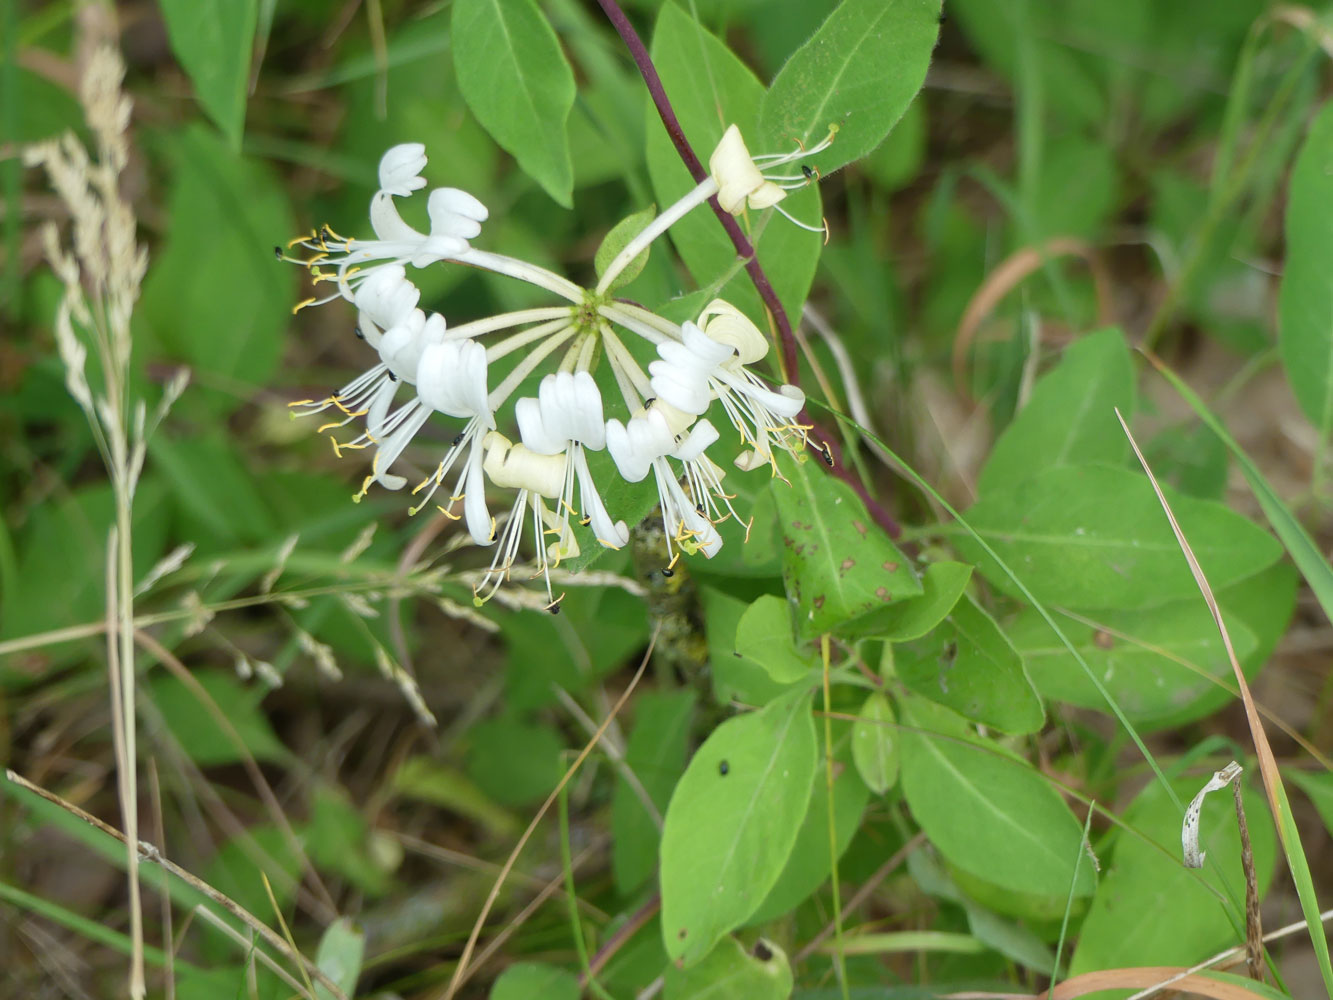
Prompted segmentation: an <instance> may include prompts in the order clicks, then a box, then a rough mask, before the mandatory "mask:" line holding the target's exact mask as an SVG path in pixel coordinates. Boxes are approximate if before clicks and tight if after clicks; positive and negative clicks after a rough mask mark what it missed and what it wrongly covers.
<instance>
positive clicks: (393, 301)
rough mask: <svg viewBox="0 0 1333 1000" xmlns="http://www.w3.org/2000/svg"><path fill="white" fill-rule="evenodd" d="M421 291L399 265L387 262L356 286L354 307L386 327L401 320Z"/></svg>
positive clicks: (378, 324)
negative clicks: (408, 278)
mask: <svg viewBox="0 0 1333 1000" xmlns="http://www.w3.org/2000/svg"><path fill="white" fill-rule="evenodd" d="M420 297H421V293H420V292H419V291H417V288H416V286H415V285H413V284H412V282H410V281H408V280H407V272H406V271H405V270H404V269H403V267H402V265H400V264H386V265H384V266H382V267H378V268H375V270H374V271H373V272H372V273H371V274H370V276H369V277H367V278H366V279H365V280H364V281H363V282H361V284H359V285H358V286H357V288H356V294H355V298H354V301H355V302H356V307H357V309H359V310H360V311H361V313H362V316H363V317H367V318H369V319H370V321H371V322H372V323H373V324H374V325H375V326H376V327H377V328H379V329H381V330H387V329H388V328H389V327H391V326H395V325H397V324H398V323H401V322H402V321H403V320H404V319H406V318H407V316H408V314H409V313H411V312H412V310H413V309H415V308H416V306H417V300H418V299H419V298H420Z"/></svg>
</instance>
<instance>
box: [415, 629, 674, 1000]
mask: <svg viewBox="0 0 1333 1000" xmlns="http://www.w3.org/2000/svg"><path fill="white" fill-rule="evenodd" d="M659 632H661V626H660V625H659V626H658V627H657V628H656V629H654V630H653V634H652V637H651V638H650V639H649V640H648V649H647V650H646V651H645V652H644V654H643V660H642V661H641V662H640V663H639V668H638V669H637V670H636V671H634V676H633V677H632V678H631V679H630V682H629V685H628V686H627V687H626V688H625V692H624V694H622V695H621V696H620V697H619V698H618V699H617V700H616V703H615V705H613V706H612V707H611V711H610V712H608V713H607V716H606V718H605V719H603V720H602V724H601V725H600V726H599V727H598V728H597V732H595V733H593V734H592V738H591V739H590V740H588V742H587V743H586V744H584V747H583V749H582V750H581V751H579V755H578V756H577V757H575V758H574V763H572V764H570V765H569V769H568V770H567V771H566V772H565V774H564V777H562V778H561V779H560V783H559V784H558V785H556V786H555V789H554V790H553V791H552V792H551V794H550V795H548V796H547V797H546V801H545V802H543V803H542V805H541V808H540V809H538V810H537V815H535V816H533V817H532V822H531V823H529V824H528V828H527V829H526V830H524V831H523V835H522V836H521V837H519V838H518V843H517V844H515V845H514V849H513V850H512V851H510V852H509V857H508V859H507V860H506V861H505V864H504V867H503V868H502V869H501V870H500V874H499V875H498V876H497V877H496V879H495V884H494V885H493V886H491V891H490V894H489V895H488V896H487V897H486V902H485V903H484V904H483V905H482V908H481V912H480V913H478V914H477V919H476V922H475V923H473V925H472V933H471V934H469V935H468V938H467V944H465V945H464V946H463V954H461V955H460V956H459V957H458V965H457V966H456V967H455V968H454V974H453V976H452V977H451V978H450V980H449V985H448V986H446V987H445V989H444V992H443V993H442V994H440V996H441V997H442V998H443V1000H453V997H454V995H455V994H456V993H457V992H458V990H459V988H460V987H462V985H463V983H465V982H466V981H467V979H468V977H469V976H470V975H471V974H472V971H473V970H472V969H470V968H469V967H468V964H469V962H470V961H471V960H472V952H473V951H474V950H475V949H476V947H477V940H478V938H480V937H481V929H482V928H483V927H484V926H485V925H486V918H487V917H488V916H490V914H491V907H493V906H494V905H495V900H496V899H497V898H498V897H499V895H500V889H501V887H502V886H503V885H504V883H505V879H507V878H508V877H509V873H510V871H512V870H513V867H514V865H515V863H516V862H517V861H518V856H519V855H520V854H521V853H522V852H523V848H524V847H526V846H527V843H528V841H529V840H530V839H531V838H532V835H533V833H534V832H536V829H537V826H538V824H539V823H541V821H542V817H544V816H545V815H546V813H547V812H548V811H549V810H550V808H551V806H552V805H554V804H555V800H556V799H557V798H558V797H559V795H560V793H561V791H563V790H564V787H565V786H566V785H567V784H569V781H570V779H571V778H573V777H574V775H575V774H577V773H578V770H579V768H580V767H582V766H583V762H584V761H585V760H587V759H588V755H589V754H590V753H592V751H593V748H594V747H596V746H597V744H598V743H600V742H601V739H602V734H603V733H604V732H606V730H607V727H609V726H610V725H611V723H612V722H613V721H614V720H615V718H616V716H617V715H619V714H620V710H621V709H622V708H624V707H625V703H626V702H627V701H629V697H630V695H631V694H633V693H634V689H635V688H636V687H638V685H639V680H640V679H641V678H642V677H643V673H644V671H645V670H647V669H648V661H649V660H651V659H652V656H653V649H654V648H655V647H656V646H657V637H658V633H659Z"/></svg>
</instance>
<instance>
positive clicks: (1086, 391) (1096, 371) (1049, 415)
mask: <svg viewBox="0 0 1333 1000" xmlns="http://www.w3.org/2000/svg"><path fill="white" fill-rule="evenodd" d="M1116 407H1119V408H1120V412H1121V413H1123V414H1124V415H1125V419H1126V420H1128V419H1129V418H1130V416H1131V415H1132V413H1133V411H1134V366H1133V365H1132V363H1131V362H1130V358H1129V348H1128V347H1127V346H1126V344H1125V337H1124V334H1122V333H1121V332H1120V331H1119V330H1117V329H1108V330H1102V331H1100V332H1098V333H1092V334H1089V335H1088V336H1086V337H1083V338H1082V339H1081V340H1078V341H1075V342H1074V343H1073V344H1071V345H1070V346H1069V347H1067V348H1066V349H1065V352H1064V356H1063V357H1062V358H1061V360H1060V364H1059V365H1058V366H1057V367H1056V368H1054V369H1052V370H1051V371H1050V372H1048V373H1047V374H1046V375H1044V376H1042V377H1041V378H1040V379H1038V380H1037V384H1036V385H1035V386H1034V387H1033V389H1032V395H1031V397H1030V398H1029V399H1028V402H1027V405H1026V406H1024V407H1023V409H1022V411H1021V412H1020V413H1019V414H1018V416H1017V417H1015V418H1014V421H1013V423H1011V424H1010V425H1009V426H1008V427H1007V428H1005V431H1004V433H1003V434H1001V435H1000V438H999V440H998V441H996V442H995V447H994V449H992V451H991V454H990V458H989V459H988V460H987V461H986V465H985V467H984V468H983V469H982V470H981V476H980V478H979V479H978V480H977V491H978V492H979V493H980V494H981V496H982V497H988V496H990V494H991V493H993V492H995V491H997V490H1000V489H1003V488H1005V487H1008V486H1012V485H1014V484H1016V483H1018V482H1021V481H1022V480H1024V479H1030V478H1031V477H1032V476H1034V475H1035V474H1036V473H1038V472H1041V471H1042V470H1043V469H1049V468H1054V467H1056V466H1062V465H1086V464H1090V463H1093V462H1105V463H1106V464H1107V465H1118V464H1121V463H1122V462H1123V461H1124V458H1125V456H1126V455H1128V454H1129V442H1128V441H1127V440H1126V439H1125V432H1124V431H1123V430H1121V428H1120V422H1119V421H1118V420H1116V418H1115V408H1116Z"/></svg>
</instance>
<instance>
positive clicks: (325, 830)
mask: <svg viewBox="0 0 1333 1000" xmlns="http://www.w3.org/2000/svg"><path fill="white" fill-rule="evenodd" d="M306 843H307V849H308V850H309V853H310V858H311V860H312V861H314V862H315V864H317V865H319V866H320V867H321V868H323V869H327V870H328V871H331V872H336V873H337V874H338V875H341V876H342V877H343V878H345V879H347V881H348V882H350V883H351V884H352V885H354V886H355V887H356V888H357V889H358V890H359V891H361V892H364V893H367V894H368V895H371V896H380V895H383V894H384V893H385V892H386V891H387V890H388V889H389V887H390V879H389V874H388V872H386V871H385V870H384V869H383V868H382V867H380V865H379V864H378V863H377V861H376V860H375V858H374V857H373V856H372V854H371V850H370V825H369V824H368V823H367V822H366V818H365V817H364V816H362V815H361V812H360V811H359V810H358V809H357V808H356V807H355V806H354V805H353V804H352V802H351V800H350V799H348V797H347V793H346V792H344V791H343V790H342V789H341V788H340V787H338V786H336V785H330V784H323V783H321V784H318V785H316V786H315V792H314V795H313V797H312V802H311V806H310V825H309V827H308V828H307V830H306Z"/></svg>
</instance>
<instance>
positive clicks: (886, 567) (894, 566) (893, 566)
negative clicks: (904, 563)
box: [884, 562, 898, 573]
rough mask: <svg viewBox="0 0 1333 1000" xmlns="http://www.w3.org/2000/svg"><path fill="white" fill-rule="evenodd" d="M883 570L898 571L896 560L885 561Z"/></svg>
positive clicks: (888, 571)
mask: <svg viewBox="0 0 1333 1000" xmlns="http://www.w3.org/2000/svg"><path fill="white" fill-rule="evenodd" d="M884 571H885V572H886V573H897V572H898V564H897V563H896V562H886V563H885V564H884Z"/></svg>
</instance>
